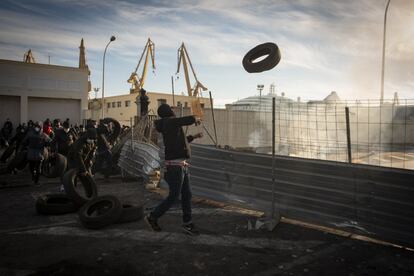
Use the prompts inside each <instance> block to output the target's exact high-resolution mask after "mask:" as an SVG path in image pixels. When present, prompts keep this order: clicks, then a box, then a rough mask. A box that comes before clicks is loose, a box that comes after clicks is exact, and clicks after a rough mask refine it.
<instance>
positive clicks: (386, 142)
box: [176, 97, 414, 169]
mask: <svg viewBox="0 0 414 276" xmlns="http://www.w3.org/2000/svg"><path fill="white" fill-rule="evenodd" d="M263 101H264V100H263ZM264 103H266V102H265V101H264ZM346 107H347V108H348V110H349V125H348V126H347V122H346V114H345V108H346ZM182 113H183V116H186V115H190V111H189V109H188V108H184V109H183V112H182ZM204 113H205V114H204V120H203V126H199V127H196V128H194V127H189V128H188V129H187V132H188V133H192V132H200V131H204V132H205V135H204V138H203V139H201V140H198V141H197V143H201V144H207V145H213V144H215V141H214V138H213V137H214V123H215V125H216V129H217V140H218V141H217V142H218V143H217V144H218V145H219V147H222V148H232V149H235V150H237V151H249V152H256V153H271V145H272V143H271V141H272V133H271V129H272V128H271V124H272V120H271V118H272V110H271V107H270V106H269V105H268V104H262V105H261V106H260V105H256V106H253V107H252V106H243V105H238V106H231V105H230V106H227V107H226V109H214V117H215V120H214V122H213V119H212V118H213V116H212V110H211V109H205V112H204ZM176 114H180V112H176ZM275 116H276V133H275V143H276V154H278V155H284V156H292V157H303V158H311V159H321V160H331V161H338V162H348V161H349V160H348V151H350V153H351V156H352V160H351V161H352V163H359V164H369V165H375V166H386V167H395V168H405V169H414V100H399V101H398V102H395V101H388V102H387V101H385V102H384V103H383V104H380V102H379V101H377V100H358V101H327V102H323V101H309V102H294V101H291V100H287V99H285V98H281V97H278V98H276V109H275ZM347 129H348V131H349V133H350V141H349V144H348V140H347ZM348 145H349V146H348Z"/></svg>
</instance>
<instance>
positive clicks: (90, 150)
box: [68, 128, 97, 176]
mask: <svg viewBox="0 0 414 276" xmlns="http://www.w3.org/2000/svg"><path fill="white" fill-rule="evenodd" d="M96 139H97V132H96V129H95V128H88V129H87V130H86V132H85V134H83V135H82V136H81V137H80V138H79V139H78V140H76V142H74V143H73V144H72V145H71V147H70V149H69V152H68V169H72V168H76V169H77V170H78V174H79V175H80V176H85V175H86V174H87V173H88V172H89V171H90V168H91V165H92V159H93V157H94V155H95V150H96Z"/></svg>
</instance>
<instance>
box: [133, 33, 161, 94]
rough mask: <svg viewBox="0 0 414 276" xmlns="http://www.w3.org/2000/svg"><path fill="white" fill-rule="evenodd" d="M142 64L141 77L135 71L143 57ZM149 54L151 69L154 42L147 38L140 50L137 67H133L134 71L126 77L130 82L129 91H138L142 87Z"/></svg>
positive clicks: (153, 65) (153, 61) (153, 64)
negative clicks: (142, 48)
mask: <svg viewBox="0 0 414 276" xmlns="http://www.w3.org/2000/svg"><path fill="white" fill-rule="evenodd" d="M144 56H145V59H144V65H143V68H142V73H141V77H139V76H138V74H137V72H138V69H139V67H140V65H141V62H142V59H143V58H144ZM150 56H151V62H152V71H153V72H154V70H155V44H154V42H152V41H151V39H150V38H148V41H147V43H146V44H145V47H144V50H143V51H142V54H141V57H140V58H139V61H138V64H137V67H135V71H134V72H132V73H131V76H130V77H129V79H128V81H127V82H128V83H130V84H131V89H130V93H131V94H132V93H138V92H140V90H141V89H142V88H144V83H145V77H146V75H147V66H148V59H149V57H150Z"/></svg>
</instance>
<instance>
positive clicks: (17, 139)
mask: <svg viewBox="0 0 414 276" xmlns="http://www.w3.org/2000/svg"><path fill="white" fill-rule="evenodd" d="M26 135H27V130H26V128H25V127H24V126H22V125H19V126H18V127H17V128H16V134H15V135H14V136H13V138H11V140H10V145H13V143H16V145H15V153H16V154H17V152H18V151H19V149H20V145H21V144H22V142H23V140H24V138H25V137H26Z"/></svg>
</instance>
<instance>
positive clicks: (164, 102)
mask: <svg viewBox="0 0 414 276" xmlns="http://www.w3.org/2000/svg"><path fill="white" fill-rule="evenodd" d="M157 102H158V106H160V105H162V104H166V103H167V100H166V99H157Z"/></svg>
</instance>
